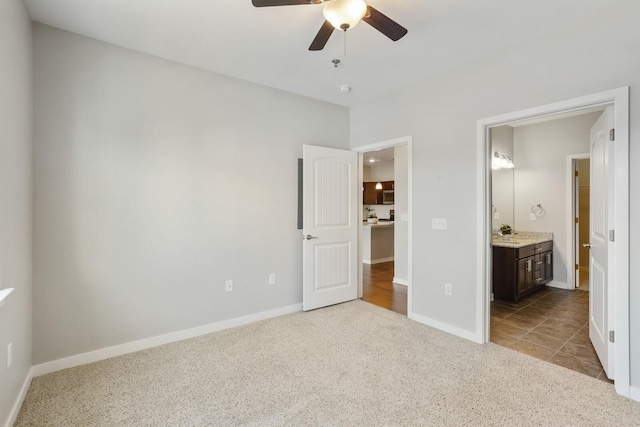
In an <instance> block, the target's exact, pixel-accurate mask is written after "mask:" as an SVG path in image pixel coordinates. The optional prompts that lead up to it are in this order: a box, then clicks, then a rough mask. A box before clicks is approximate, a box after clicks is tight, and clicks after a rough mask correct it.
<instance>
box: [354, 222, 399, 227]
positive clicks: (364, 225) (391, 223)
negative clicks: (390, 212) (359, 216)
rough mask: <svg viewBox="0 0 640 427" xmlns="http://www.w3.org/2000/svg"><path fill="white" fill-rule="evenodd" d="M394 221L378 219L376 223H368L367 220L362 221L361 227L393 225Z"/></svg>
mask: <svg viewBox="0 0 640 427" xmlns="http://www.w3.org/2000/svg"><path fill="white" fill-rule="evenodd" d="M393 223H394V221H378V223H377V224H369V223H368V222H364V221H363V222H362V226H363V227H369V228H379V227H393Z"/></svg>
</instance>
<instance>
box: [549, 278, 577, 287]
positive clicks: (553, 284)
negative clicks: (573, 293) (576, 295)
mask: <svg viewBox="0 0 640 427" xmlns="http://www.w3.org/2000/svg"><path fill="white" fill-rule="evenodd" d="M547 286H549V287H550V288H558V289H573V286H569V284H568V283H565V282H559V281H557V280H552V281H550V282H549V283H547Z"/></svg>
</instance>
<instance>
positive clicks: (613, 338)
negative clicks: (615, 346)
mask: <svg viewBox="0 0 640 427" xmlns="http://www.w3.org/2000/svg"><path fill="white" fill-rule="evenodd" d="M609 342H616V333H615V331H609Z"/></svg>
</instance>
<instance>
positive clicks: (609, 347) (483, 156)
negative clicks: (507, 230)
mask: <svg viewBox="0 0 640 427" xmlns="http://www.w3.org/2000/svg"><path fill="white" fill-rule="evenodd" d="M628 101H629V99H628V88H621V89H618V90H612V91H609V92H603V93H599V94H594V95H590V96H585V97H582V98H576V99H573V100H569V101H564V102H560V103H556V104H552V105H547V106H541V107H537V108H533V109H530V110H524V111H520V112H514V113H509V114H505V115H503V116H497V117H493V118H489V119H484V120H479V121H478V142H479V144H480V149H479V152H478V154H479V159H480V161H481V162H482V164H483V165H484V168H482V169H481V170H479V174H480V175H481V176H482V178H483V182H482V183H480V184H479V186H480V190H481V194H482V197H481V200H479V203H478V206H479V207H480V212H481V213H480V218H479V224H481V225H480V228H481V230H482V232H481V233H480V234H481V238H480V246H479V253H481V254H483V256H482V257H481V259H483V260H484V261H483V262H481V263H479V273H480V274H479V276H480V277H481V279H480V280H479V284H478V286H479V288H481V289H482V290H483V292H481V295H482V297H480V298H479V299H480V301H479V312H478V313H479V316H480V317H481V320H482V324H483V325H484V330H483V333H482V337H483V339H482V342H487V341H488V340H489V337H490V330H492V329H494V327H495V325H496V322H495V318H494V317H493V316H491V302H490V300H491V296H492V292H491V290H492V289H491V284H492V277H493V275H492V246H491V235H492V233H491V231H492V229H493V227H492V218H493V213H494V212H493V209H492V199H491V195H490V192H491V185H492V180H491V174H490V164H491V163H490V162H491V158H492V157H493V155H494V153H492V152H490V150H491V146H490V130H491V129H492V128H495V127H498V126H504V125H508V124H513V123H515V124H521V123H523V122H527V121H528V122H532V121H536V120H537V121H546V120H548V119H549V117H551V116H556V115H558V114H564V115H568V116H574V115H580V114H583V113H584V112H586V111H587V110H589V109H594V108H601V107H602V106H611V107H610V110H611V113H608V114H607V117H609V118H610V119H609V120H610V122H611V127H610V128H608V129H607V131H606V134H607V135H606V138H607V139H606V140H607V141H608V140H609V133H611V137H613V133H614V132H613V131H612V132H609V129H611V128H615V144H606V145H605V144H604V143H601V142H597V144H600V145H599V146H600V147H604V148H599V150H600V151H599V152H598V153H599V155H600V158H606V156H608V158H609V162H610V165H611V168H612V171H615V174H606V170H605V174H604V175H603V174H600V175H599V176H600V178H601V179H600V180H596V182H599V183H600V186H601V187H602V185H604V187H608V188H607V192H608V193H605V194H610V195H611V196H615V197H611V198H610V199H605V198H603V197H600V199H599V200H600V201H602V200H604V201H605V202H604V205H602V206H606V208H604V210H603V211H601V210H598V212H605V211H607V210H608V212H609V214H608V215H609V216H608V217H609V218H610V221H609V222H607V217H606V216H605V217H604V220H603V221H601V224H600V225H602V224H604V225H603V226H601V227H600V229H599V230H598V232H599V236H604V234H608V235H609V236H613V233H604V232H605V229H613V226H612V225H613V224H615V228H616V230H615V235H616V239H615V241H614V240H613V239H612V238H609V239H604V238H602V242H603V243H601V244H604V245H605V248H606V247H607V246H609V247H611V251H610V252H609V254H610V258H609V260H610V261H609V263H608V264H609V266H608V272H607V270H604V271H603V273H602V274H600V275H599V281H600V282H599V285H600V286H601V288H602V285H604V288H602V292H600V293H599V294H601V295H604V296H605V298H604V299H598V302H600V301H602V304H604V305H603V306H602V308H601V309H598V310H597V311H593V310H592V307H591V308H590V309H589V324H588V325H589V331H588V332H587V330H586V329H583V328H584V326H585V325H582V326H580V328H579V329H583V330H582V332H581V334H580V338H581V339H585V338H586V339H588V340H589V341H592V342H594V334H593V328H592V326H593V323H594V319H597V320H599V321H602V320H603V319H604V321H605V322H608V324H607V323H603V324H602V325H604V327H601V328H600V329H599V330H598V331H597V332H598V333H599V334H600V336H601V337H603V334H604V333H605V332H606V331H608V330H615V334H616V337H615V338H616V339H615V343H614V342H611V341H609V340H602V341H598V344H599V345H600V344H603V345H604V346H605V347H604V348H605V350H606V352H607V353H606V355H605V356H606V357H605V361H606V363H607V366H608V367H609V371H608V372H610V373H612V374H614V375H615V388H616V391H617V392H618V393H619V394H622V395H624V396H629V392H630V391H629V358H628V352H626V351H625V349H628V344H629V329H628V320H629V311H628V301H629V282H628V274H627V273H628V265H629V245H628V232H629V229H628V210H627V209H626V206H628V199H629V194H628V183H627V181H626V180H625V178H624V177H627V176H628V149H629V139H628V108H629V102H628ZM607 110H609V109H607ZM603 115H604V113H603ZM598 122H600V120H598ZM599 129H601V130H599V131H598V133H597V139H596V140H597V141H604V138H605V136H604V131H603V130H602V128H599ZM621 133H622V134H621ZM591 141H592V148H593V147H594V146H595V145H593V144H594V143H593V141H595V140H594V139H593V134H592V136H591ZM606 147H608V148H606ZM574 152H576V151H574ZM577 152H580V151H577ZM603 156H605V157H603ZM592 161H593V157H592ZM514 163H515V164H516V170H517V168H518V164H517V155H516V159H514ZM561 163H563V164H564V160H561ZM601 164H606V163H601ZM592 168H593V165H592ZM522 172H523V175H525V177H527V176H526V175H527V170H526V169H524V168H523V171H522ZM564 173H566V172H564ZM592 176H593V175H592ZM528 178H531V176H528ZM536 183H537V184H539V186H540V187H541V189H542V190H543V191H546V192H547V193H549V194H553V193H564V194H565V195H566V194H567V192H563V191H561V190H560V191H558V190H559V189H560V188H562V184H560V186H557V185H556V186H549V185H546V184H545V181H544V178H543V179H542V180H538V181H536ZM592 186H593V184H592ZM604 187H602V188H604ZM568 194H571V191H569V192H568ZM514 195H515V198H516V199H517V197H518V193H517V191H515V192H514ZM565 197H567V196H565ZM567 199H568V201H567V202H566V203H567V204H569V206H572V205H573V201H572V200H571V198H570V197H567ZM567 199H565V200H567ZM607 200H610V201H607ZM590 202H591V206H592V207H591V209H592V210H593V209H594V208H593V203H594V202H593V198H591V201H590ZM530 205H531V211H530V212H528V211H526V212H525V211H523V212H520V214H521V215H522V214H526V215H529V217H530V218H531V219H530V221H532V222H533V221H537V220H538V218H539V216H540V214H542V215H545V211H546V215H549V212H550V209H552V210H557V211H563V210H564V209H563V206H562V203H560V206H557V205H556V204H555V203H554V204H545V203H538V202H536V201H533V200H531V201H530ZM538 205H542V206H541V207H542V208H543V210H539V209H537V210H536V211H535V212H534V209H533V208H534V207H536V206H538ZM570 210H571V209H570ZM565 212H566V211H565ZM515 216H516V219H515V223H516V227H517V223H518V219H517V216H518V212H517V211H516V213H515ZM534 216H535V217H536V218H535V219H534ZM566 217H567V216H566V214H564V215H562V220H561V221H566V220H565V218H566ZM592 218H593V215H592ZM573 225H574V224H573V223H572V224H571V227H570V228H568V230H571V233H567V232H565V234H564V236H559V237H561V238H562V239H563V240H564V241H565V243H563V244H562V245H561V246H564V248H567V246H572V248H571V250H570V251H569V252H570V253H571V252H573V248H575V246H574V242H573V240H572V239H571V237H570V235H571V234H572V233H573V231H574V227H573ZM516 230H517V228H516ZM592 234H593V233H592ZM620 234H622V235H623V236H622V237H621V238H620V239H618V236H619V235H620ZM555 237H556V236H554V239H555ZM591 243H593V236H591ZM554 246H555V245H554ZM555 250H556V248H555V247H554V251H555ZM605 250H606V249H605ZM591 253H592V255H591V256H592V257H593V256H595V255H594V251H593V250H592V251H591ZM565 259H566V258H565ZM569 259H570V258H569ZM564 262H565V263H566V261H564ZM605 267H606V266H605ZM565 268H566V269H565V270H564V272H563V271H562V270H563V269H562V268H560V269H555V268H554V270H553V271H554V275H557V277H554V280H555V281H559V282H560V283H555V285H561V284H562V282H564V285H565V286H564V287H565V289H560V290H558V292H556V291H555V290H554V289H552V288H548V289H546V290H547V291H551V292H553V296H552V299H554V300H562V299H565V298H568V297H566V296H564V295H563V294H566V295H571V297H570V298H577V297H578V296H580V295H581V294H582V295H585V293H583V292H576V291H572V290H570V289H573V288H574V284H573V283H572V282H570V281H569V280H567V279H569V277H571V276H572V274H567V272H568V271H574V268H573V265H565ZM558 273H559V274H558ZM591 273H592V274H593V272H591ZM562 276H564V277H562ZM560 278H563V279H564V280H562V281H560V280H559V279H560ZM569 284H570V285H569ZM557 287H559V288H561V287H563V286H557ZM566 292H568V293H566ZM591 294H592V292H589V293H588V294H586V295H587V296H588V295H591ZM531 295H535V294H531ZM549 295H552V294H548V295H546V296H549ZM538 296H539V297H541V298H539V299H540V300H542V299H543V298H544V297H546V296H545V295H544V294H539V295H538ZM607 296H608V297H607ZM582 299H583V300H584V297H582ZM589 300H592V298H589ZM589 300H587V301H581V305H582V308H581V309H580V310H582V311H584V307H585V306H586V307H588V306H589V305H593V302H592V301H591V302H589ZM550 302H551V301H547V303H545V302H541V303H540V304H539V305H540V307H543V306H547V308H549V307H551V306H552V304H549V303H550ZM531 305H533V304H531ZM552 308H553V307H552ZM603 310H604V311H603ZM529 311H532V312H535V311H536V310H535V309H534V308H533V307H532V308H531V309H530V310H529ZM556 311H557V312H561V311H562V309H561V308H557V307H556ZM603 312H604V313H605V316H602V315H601V314H602V313H603ZM606 313H608V314H606ZM538 314H540V313H538ZM543 314H544V313H543ZM516 318H517V316H516ZM607 319H609V320H608V321H607ZM545 320H548V319H545ZM539 326H541V325H538V326H536V327H539ZM547 327H548V328H551V325H547ZM541 330H542V329H540V330H538V332H540V331H541ZM530 332H531V331H530ZM534 332H535V331H534ZM620 333H622V337H621V336H620V335H619V334H620ZM572 335H573V336H574V337H575V338H577V337H578V331H576V332H574V333H573V334H572ZM523 341H526V340H523ZM530 341H531V340H529V342H530ZM612 341H613V340H612ZM594 343H595V342H594ZM565 344H566V343H564V344H563V346H564V345H565ZM574 344H575V340H574ZM522 345H523V346H524V345H526V344H522ZM598 348H599V349H600V350H602V347H598ZM566 349H568V348H566ZM598 354H599V355H600V353H598ZM600 359H601V360H602V357H600ZM605 361H603V365H604V363H605Z"/></svg>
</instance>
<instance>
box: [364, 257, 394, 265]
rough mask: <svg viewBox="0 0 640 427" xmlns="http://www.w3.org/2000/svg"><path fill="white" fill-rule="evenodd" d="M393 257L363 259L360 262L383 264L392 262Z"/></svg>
mask: <svg viewBox="0 0 640 427" xmlns="http://www.w3.org/2000/svg"><path fill="white" fill-rule="evenodd" d="M393 259H394V258H393V257H389V258H378V259H363V260H362V262H363V263H365V264H381V263H383V262H389V261H393Z"/></svg>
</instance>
